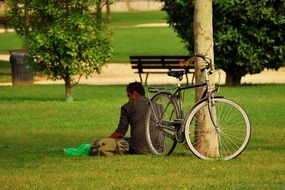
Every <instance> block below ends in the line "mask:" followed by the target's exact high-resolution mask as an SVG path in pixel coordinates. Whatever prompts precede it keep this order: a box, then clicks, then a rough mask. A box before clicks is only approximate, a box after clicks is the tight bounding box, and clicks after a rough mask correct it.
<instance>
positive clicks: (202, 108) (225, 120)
mask: <svg viewBox="0 0 285 190" xmlns="http://www.w3.org/2000/svg"><path fill="white" fill-rule="evenodd" d="M212 102H213V104H212V108H211V109H210V110H212V112H213V116H214V120H215V122H216V124H217V129H216V128H215V127H214V125H213V123H212V120H211V119H210V120H209V118H210V114H209V109H208V103H207V101H206V100H205V101H203V102H201V103H199V104H198V105H197V106H196V107H194V108H193V109H192V110H191V111H190V113H189V114H188V115H187V117H186V119H185V123H184V134H185V139H186V142H187V145H188V147H189V148H190V150H191V151H192V152H193V153H194V154H195V155H196V156H197V157H199V158H201V159H224V160H230V159H233V158H235V157H237V156H238V155H240V154H241V153H242V151H243V150H244V149H245V148H246V145H247V144H248V142H249V139H250V135H251V126H250V120H249V118H248V115H247V113H246V112H245V111H244V110H243V108H242V107H241V106H239V105H238V104H237V103H235V102H233V101H231V100H228V99H224V98H213V99H212ZM205 118H208V120H207V119H205ZM209 121H210V122H209ZM205 125H208V126H209V125H210V127H208V128H207V127H205ZM207 138H208V139H207ZM209 142H210V143H209ZM209 149H211V150H209ZM213 150H214V151H213Z"/></svg>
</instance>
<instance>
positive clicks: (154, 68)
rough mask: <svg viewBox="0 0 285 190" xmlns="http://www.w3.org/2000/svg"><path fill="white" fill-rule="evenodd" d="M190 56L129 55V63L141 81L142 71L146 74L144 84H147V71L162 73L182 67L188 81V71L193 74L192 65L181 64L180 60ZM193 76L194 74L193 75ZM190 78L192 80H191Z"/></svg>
mask: <svg viewBox="0 0 285 190" xmlns="http://www.w3.org/2000/svg"><path fill="white" fill-rule="evenodd" d="M189 57H190V56H183V55H182V56H180V55H146V56H140V55H139V56H130V63H131V66H132V69H137V72H135V73H138V74H139V76H140V79H141V82H142V76H141V74H142V73H145V74H146V79H145V84H147V78H148V74H149V73H154V74H163V73H167V72H168V71H169V70H172V69H184V70H185V72H186V79H187V83H188V76H187V74H188V73H192V74H194V72H195V70H194V69H195V66H194V65H187V66H186V65H183V64H182V65H181V62H185V61H187V60H188V59H189ZM193 76H194V75H193ZM193 79H194V78H192V82H193Z"/></svg>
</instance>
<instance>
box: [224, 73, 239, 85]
mask: <svg viewBox="0 0 285 190" xmlns="http://www.w3.org/2000/svg"><path fill="white" fill-rule="evenodd" d="M241 77H242V76H239V75H233V74H232V73H228V72H226V86H239V85H240V82H241Z"/></svg>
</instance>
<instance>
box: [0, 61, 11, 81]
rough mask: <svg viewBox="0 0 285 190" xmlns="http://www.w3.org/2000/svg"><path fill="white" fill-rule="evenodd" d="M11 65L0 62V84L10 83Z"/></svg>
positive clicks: (6, 62)
mask: <svg viewBox="0 0 285 190" xmlns="http://www.w3.org/2000/svg"><path fill="white" fill-rule="evenodd" d="M11 81H12V76H11V64H10V63H9V62H8V61H1V60H0V82H11Z"/></svg>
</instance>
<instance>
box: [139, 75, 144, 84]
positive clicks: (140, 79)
mask: <svg viewBox="0 0 285 190" xmlns="http://www.w3.org/2000/svg"><path fill="white" fill-rule="evenodd" d="M139 76H140V80H141V84H142V83H143V80H142V75H141V73H139Z"/></svg>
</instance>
